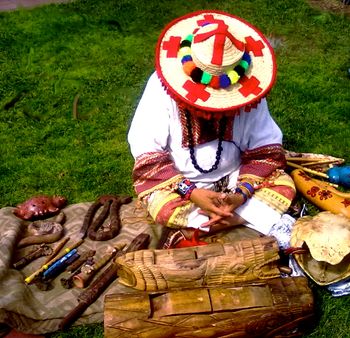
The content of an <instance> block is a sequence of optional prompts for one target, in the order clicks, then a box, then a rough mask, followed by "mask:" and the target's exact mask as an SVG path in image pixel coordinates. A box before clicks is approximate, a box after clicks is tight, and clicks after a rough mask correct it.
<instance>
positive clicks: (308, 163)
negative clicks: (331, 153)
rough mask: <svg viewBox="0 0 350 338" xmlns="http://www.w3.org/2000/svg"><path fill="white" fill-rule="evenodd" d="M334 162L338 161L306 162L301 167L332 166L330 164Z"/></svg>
mask: <svg viewBox="0 0 350 338" xmlns="http://www.w3.org/2000/svg"><path fill="white" fill-rule="evenodd" d="M336 162H339V161H338V160H327V161H326V160H325V161H322V162H321V161H319V162H317V161H314V162H307V163H304V164H303V165H305V166H306V165H322V164H332V163H336Z"/></svg>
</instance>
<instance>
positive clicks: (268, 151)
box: [239, 144, 286, 179]
mask: <svg viewBox="0 0 350 338" xmlns="http://www.w3.org/2000/svg"><path fill="white" fill-rule="evenodd" d="M241 160H242V164H241V168H240V172H239V176H240V179H241V178H242V177H254V178H256V179H259V178H260V179H263V178H265V177H267V176H269V175H271V174H272V173H273V172H274V171H275V170H276V169H283V168H284V167H285V165H286V158H285V155H284V151H283V148H282V145H281V144H270V145H266V146H262V147H259V148H256V149H251V150H246V151H245V152H243V154H242V156H241Z"/></svg>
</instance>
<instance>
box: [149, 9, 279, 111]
mask: <svg viewBox="0 0 350 338" xmlns="http://www.w3.org/2000/svg"><path fill="white" fill-rule="evenodd" d="M156 71H157V74H158V76H159V78H160V79H161V81H162V83H163V84H164V86H165V87H166V89H167V91H168V93H169V94H170V95H171V96H172V97H173V98H174V99H175V100H176V101H177V102H178V103H180V104H182V105H185V106H187V107H188V108H189V109H190V110H191V109H192V111H196V110H198V111H202V112H203V111H204V112H208V113H211V114H213V113H216V114H218V115H222V114H224V113H225V112H226V113H227V112H234V111H237V110H238V109H239V108H240V107H244V106H249V105H252V104H254V103H256V102H258V101H259V100H260V99H261V98H262V97H264V96H266V94H267V93H268V92H269V91H270V89H271V88H272V86H273V84H274V82H275V78H276V62H275V56H274V52H273V49H272V47H271V46H270V44H269V42H268V40H267V39H266V37H264V35H263V34H262V33H261V32H260V31H259V30H258V29H257V28H255V27H254V26H252V25H251V24H250V23H248V22H246V21H245V20H243V19H241V18H239V17H237V16H234V15H231V14H228V13H225V12H221V11H197V12H193V13H190V14H187V15H185V16H182V17H180V18H177V19H175V20H173V21H172V22H170V23H169V24H168V25H167V26H166V27H165V29H164V30H163V32H162V33H161V35H160V38H159V40H158V44H157V48H156Z"/></svg>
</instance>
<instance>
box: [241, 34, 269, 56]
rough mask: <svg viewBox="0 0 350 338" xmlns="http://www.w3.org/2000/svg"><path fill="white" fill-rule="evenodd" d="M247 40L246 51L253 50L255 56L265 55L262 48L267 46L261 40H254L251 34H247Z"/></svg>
mask: <svg viewBox="0 0 350 338" xmlns="http://www.w3.org/2000/svg"><path fill="white" fill-rule="evenodd" d="M245 41H246V43H247V44H246V46H245V51H246V52H247V53H249V52H252V53H253V54H254V56H263V55H264V53H263V52H262V50H263V49H264V48H265V46H264V44H263V42H262V41H261V40H254V39H253V38H252V37H251V36H247V37H246V38H245Z"/></svg>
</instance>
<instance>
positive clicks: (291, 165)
mask: <svg viewBox="0 0 350 338" xmlns="http://www.w3.org/2000/svg"><path fill="white" fill-rule="evenodd" d="M287 165H289V166H290V167H293V168H297V169H302V170H304V171H305V172H307V173H310V174H313V175H316V176H320V177H324V178H329V176H328V175H326V174H325V173H320V172H319V171H317V170H312V169H308V168H305V167H303V166H302V165H299V164H296V163H292V162H289V161H287Z"/></svg>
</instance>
